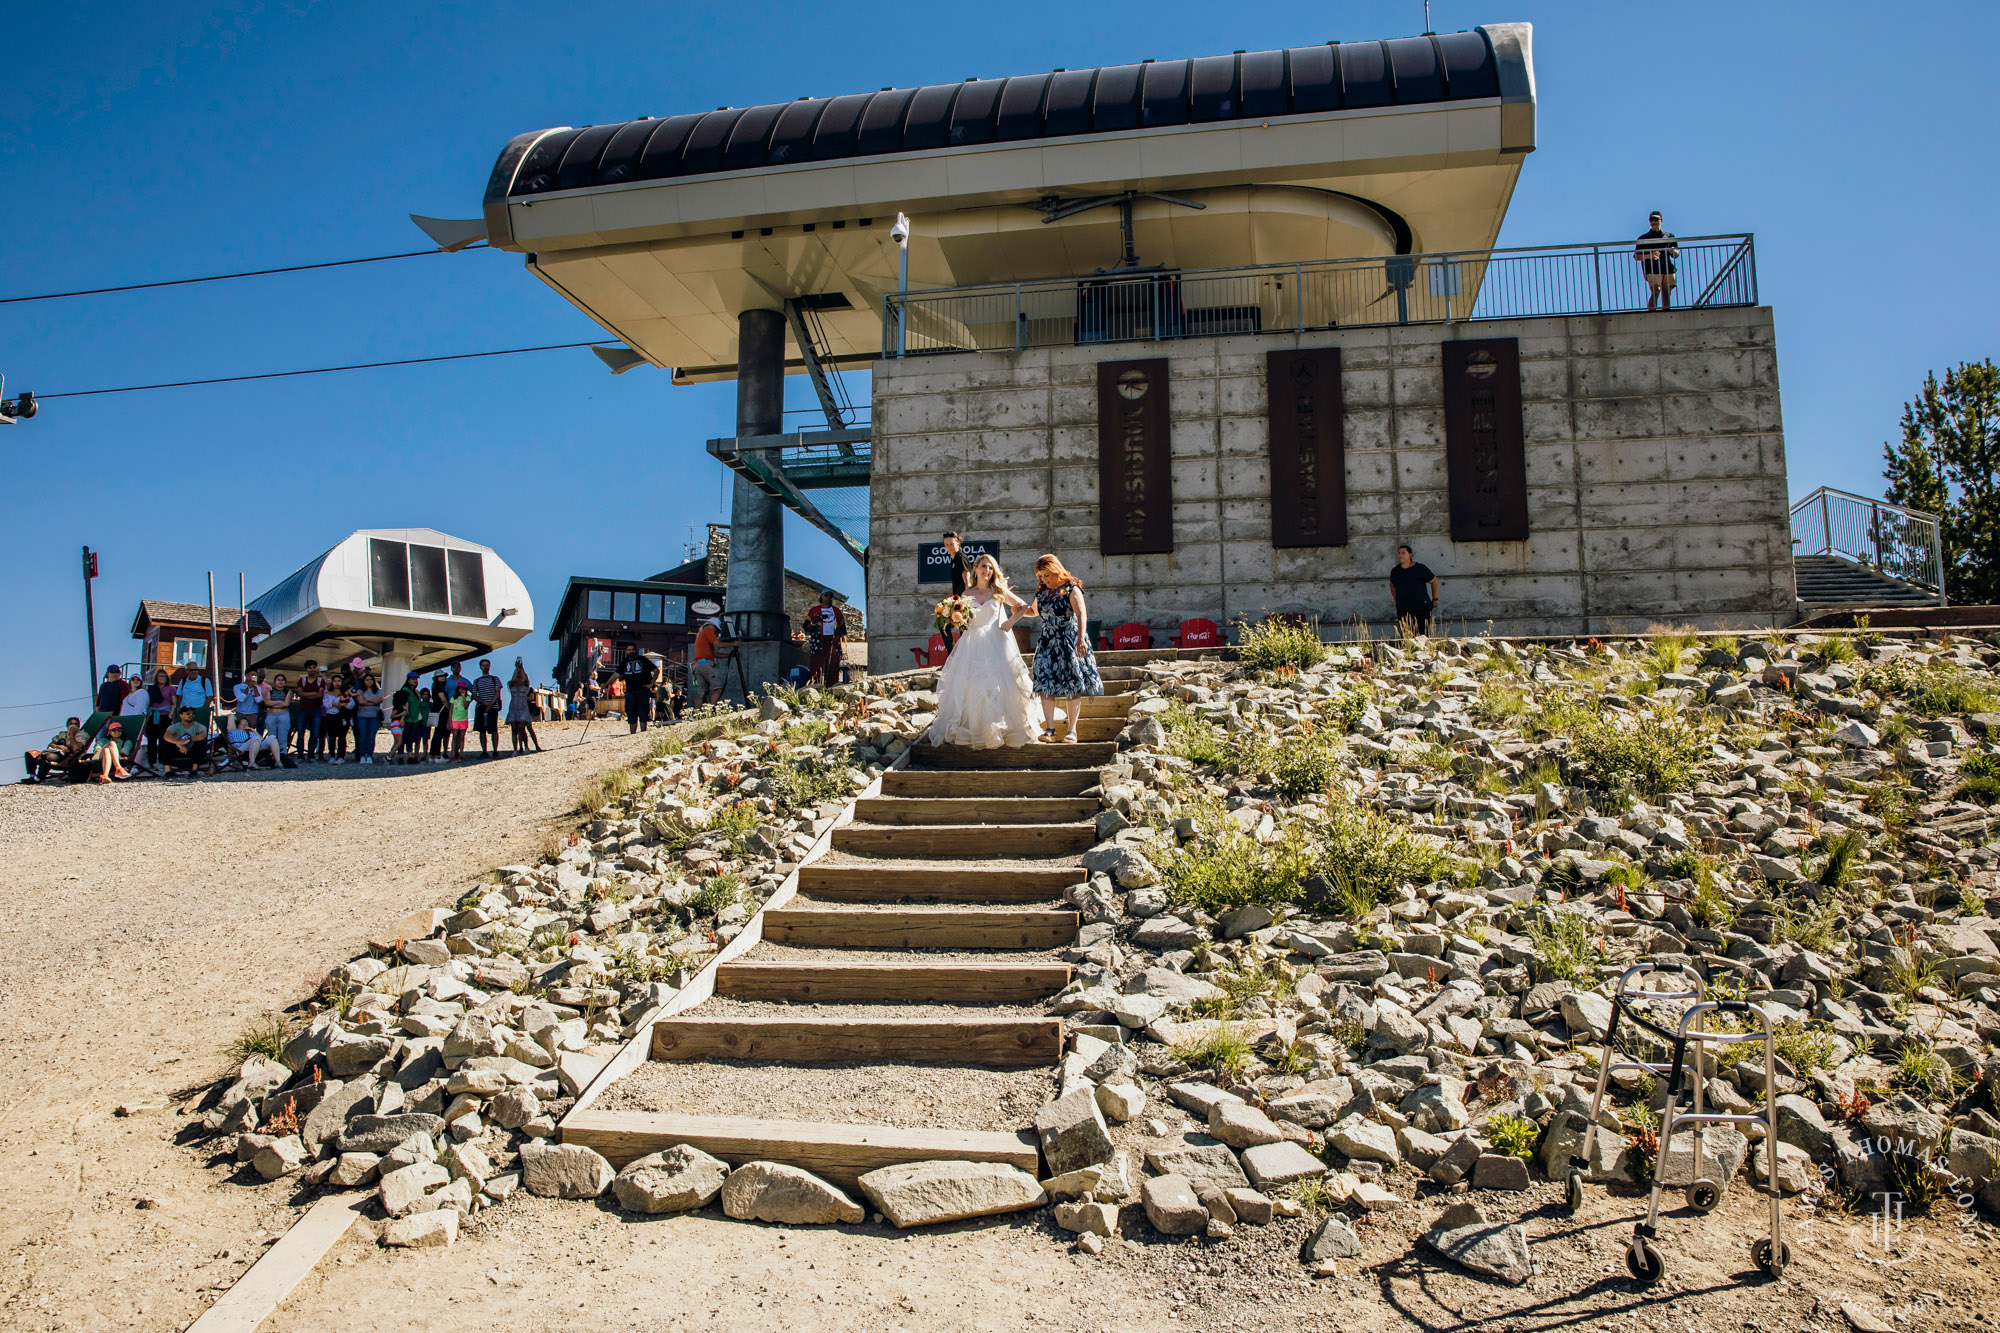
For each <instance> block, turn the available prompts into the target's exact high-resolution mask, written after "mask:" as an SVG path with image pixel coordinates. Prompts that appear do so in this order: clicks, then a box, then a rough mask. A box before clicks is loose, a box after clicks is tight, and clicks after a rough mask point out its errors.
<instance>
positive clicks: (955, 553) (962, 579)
mask: <svg viewBox="0 0 2000 1333" xmlns="http://www.w3.org/2000/svg"><path fill="white" fill-rule="evenodd" d="M944 552H945V554H946V555H948V556H950V557H951V595H952V596H953V597H962V596H964V595H965V590H966V588H967V587H969V586H970V585H971V583H972V560H971V558H970V557H968V556H967V555H966V554H965V550H964V548H963V546H962V544H961V543H960V542H959V540H958V534H957V533H955V532H947V533H946V534H945V535H944ZM956 647H958V633H957V631H956V630H946V631H945V632H944V651H945V656H947V657H949V656H951V650H952V649H954V648H956Z"/></svg>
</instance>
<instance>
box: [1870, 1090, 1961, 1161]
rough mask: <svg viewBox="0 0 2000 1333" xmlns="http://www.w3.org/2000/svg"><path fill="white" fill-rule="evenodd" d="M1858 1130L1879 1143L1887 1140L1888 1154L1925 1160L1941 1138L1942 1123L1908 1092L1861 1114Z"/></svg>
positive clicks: (1942, 1131) (1880, 1102)
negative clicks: (1863, 1131)
mask: <svg viewBox="0 0 2000 1333" xmlns="http://www.w3.org/2000/svg"><path fill="white" fill-rule="evenodd" d="M1861 1127H1862V1128H1863V1129H1865V1130H1867V1131H1868V1132H1869V1133H1870V1134H1872V1135H1874V1136H1875V1137H1876V1138H1878V1139H1887V1140H1889V1142H1890V1144H1891V1145H1892V1146H1891V1147H1890V1148H1889V1151H1891V1152H1900V1153H1904V1154H1906V1155H1913V1156H1918V1157H1928V1156H1929V1155H1930V1154H1931V1153H1932V1152H1934V1151H1935V1150H1936V1149H1937V1145H1938V1141H1939V1140H1940V1139H1942V1138H1943V1137H1944V1121H1943V1120H1942V1119H1940V1118H1939V1117H1937V1116H1935V1115H1933V1114H1931V1112H1930V1111H1929V1110H1928V1109H1926V1108H1925V1106H1924V1104H1923V1103H1922V1102H1920V1101H1918V1100H1917V1099H1916V1098H1914V1097H1912V1096H1910V1094H1909V1093H1907V1092H1899V1093H1897V1094H1896V1095H1895V1096H1893V1097H1887V1098H1884V1099H1883V1100H1881V1101H1879V1102H1876V1103H1875V1104H1874V1105H1873V1106H1870V1107H1869V1108H1868V1110H1867V1111H1866V1112H1864V1113H1863V1114H1862V1117H1861Z"/></svg>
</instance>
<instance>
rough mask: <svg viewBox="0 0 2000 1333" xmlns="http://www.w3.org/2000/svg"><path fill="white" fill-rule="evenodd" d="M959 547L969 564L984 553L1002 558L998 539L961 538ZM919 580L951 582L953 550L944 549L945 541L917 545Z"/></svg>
mask: <svg viewBox="0 0 2000 1333" xmlns="http://www.w3.org/2000/svg"><path fill="white" fill-rule="evenodd" d="M958 549H959V550H961V551H963V552H965V560H966V563H967V564H971V563H972V562H973V561H974V560H977V559H978V558H979V557H980V556H982V555H990V556H992V557H993V558H994V559H995V560H998V559H999V558H1000V543H999V542H996V541H966V540H965V539H964V538H963V537H961V538H959V542H958ZM917 582H918V583H950V582H951V552H950V551H947V550H945V549H944V543H943V542H920V543H918V545H917Z"/></svg>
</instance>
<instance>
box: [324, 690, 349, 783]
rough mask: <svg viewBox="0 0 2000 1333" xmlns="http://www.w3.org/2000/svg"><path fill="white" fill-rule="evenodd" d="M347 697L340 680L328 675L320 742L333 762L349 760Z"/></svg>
mask: <svg viewBox="0 0 2000 1333" xmlns="http://www.w3.org/2000/svg"><path fill="white" fill-rule="evenodd" d="M346 698H347V691H346V689H345V688H344V687H343V686H342V685H341V683H340V681H338V680H337V679H335V678H333V677H331V676H329V677H327V679H326V694H325V696H324V697H322V698H321V700H320V706H319V732H320V744H321V745H322V746H323V747H324V748H325V752H326V759H327V762H328V763H331V764H344V763H346V762H347V723H346V721H345V714H344V709H345V707H346V703H345V701H346Z"/></svg>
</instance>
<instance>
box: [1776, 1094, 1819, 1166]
mask: <svg viewBox="0 0 2000 1333" xmlns="http://www.w3.org/2000/svg"><path fill="white" fill-rule="evenodd" d="M1773 1109H1774V1110H1776V1111H1777V1113H1778V1141H1779V1142H1781V1143H1789V1144H1792V1145H1793V1146H1795V1147H1797V1148H1801V1149H1803V1150H1804V1151H1805V1153H1806V1154H1807V1155H1808V1156H1809V1157H1811V1158H1812V1159H1813V1160H1814V1161H1816V1162H1824V1161H1827V1160H1829V1159H1830V1158H1831V1157H1832V1156H1833V1133H1832V1131H1831V1130H1829V1129H1828V1128H1827V1124H1826V1117H1825V1116H1823V1115H1821V1114H1820V1110H1819V1107H1818V1106H1816V1105H1814V1104H1813V1103H1812V1102H1810V1101H1808V1100H1807V1099H1806V1098H1804V1097H1801V1096H1799V1095H1798V1094H1797V1093H1795V1092H1787V1093H1783V1094H1781V1095H1780V1096H1779V1098H1778V1100H1777V1104H1776V1105H1775V1107H1774V1108H1773Z"/></svg>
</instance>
